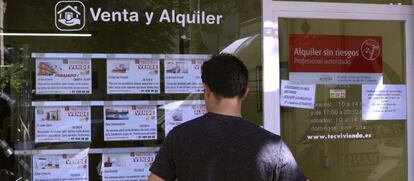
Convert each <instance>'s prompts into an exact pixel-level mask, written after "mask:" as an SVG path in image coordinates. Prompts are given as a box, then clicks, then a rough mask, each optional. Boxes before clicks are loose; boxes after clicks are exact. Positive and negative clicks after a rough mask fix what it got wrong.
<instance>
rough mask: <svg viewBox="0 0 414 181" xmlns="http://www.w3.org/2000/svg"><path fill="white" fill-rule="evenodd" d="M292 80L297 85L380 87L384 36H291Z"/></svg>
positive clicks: (290, 60)
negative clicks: (369, 85) (361, 85)
mask: <svg viewBox="0 0 414 181" xmlns="http://www.w3.org/2000/svg"><path fill="white" fill-rule="evenodd" d="M288 69H289V80H290V81H291V82H293V83H297V84H377V83H380V82H381V81H382V37H380V36H345V35H298V34H291V35H289V67H288Z"/></svg>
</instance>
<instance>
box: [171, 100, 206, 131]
mask: <svg viewBox="0 0 414 181" xmlns="http://www.w3.org/2000/svg"><path fill="white" fill-rule="evenodd" d="M205 113H207V109H206V106H205V105H202V104H200V105H181V106H180V107H178V108H175V109H166V110H165V135H167V134H168V133H169V132H170V131H171V130H172V129H173V128H174V127H176V126H178V125H180V124H182V123H184V122H187V121H190V120H192V119H194V118H197V117H200V116H202V115H204V114H205Z"/></svg>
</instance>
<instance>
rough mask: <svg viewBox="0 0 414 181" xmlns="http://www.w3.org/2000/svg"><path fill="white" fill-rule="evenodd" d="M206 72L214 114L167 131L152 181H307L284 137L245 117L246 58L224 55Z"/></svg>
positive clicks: (213, 60)
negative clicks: (243, 103) (244, 59)
mask: <svg viewBox="0 0 414 181" xmlns="http://www.w3.org/2000/svg"><path fill="white" fill-rule="evenodd" d="M201 72H202V73H201V75H202V76H201V78H202V81H203V85H204V99H205V102H206V107H207V111H208V113H206V114H205V115H203V116H201V117H199V118H196V119H193V120H191V121H188V122H186V123H183V124H181V125H179V126H177V127H175V128H174V129H173V130H172V131H171V132H170V133H169V134H168V135H167V138H166V139H165V140H164V142H163V144H162V146H161V148H160V151H159V153H158V155H157V157H156V159H155V161H154V163H153V164H152V166H151V168H150V171H151V172H152V173H151V175H150V177H149V181H164V180H165V181H174V180H178V181H305V180H306V178H305V177H304V176H303V174H302V172H301V171H300V169H299V167H298V166H297V164H296V161H295V159H294V157H293V155H292V153H291V152H290V150H289V148H288V147H287V146H286V144H285V143H284V142H283V141H282V139H281V138H280V136H278V135H275V134H273V133H271V132H268V131H266V130H264V129H262V128H260V127H259V126H257V125H255V124H253V123H251V122H249V121H247V120H245V119H243V118H242V116H241V106H242V102H243V100H244V99H245V97H246V96H247V94H248V92H249V89H248V85H247V84H248V80H249V78H248V70H247V68H246V66H245V65H244V64H243V62H242V61H240V60H239V59H238V58H237V57H235V56H233V55H230V54H219V55H215V56H212V58H211V59H210V60H208V61H206V62H204V64H203V66H202V70H201Z"/></svg>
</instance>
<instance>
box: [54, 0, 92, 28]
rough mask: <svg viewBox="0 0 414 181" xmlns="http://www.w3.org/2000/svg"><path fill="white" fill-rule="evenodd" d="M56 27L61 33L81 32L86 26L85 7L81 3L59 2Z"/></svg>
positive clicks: (56, 9)
mask: <svg viewBox="0 0 414 181" xmlns="http://www.w3.org/2000/svg"><path fill="white" fill-rule="evenodd" d="M55 26H56V28H57V29H59V30H60V31H80V30H82V29H83V27H84V26H85V5H84V4H83V3H82V2H80V1H59V2H58V3H57V4H56V6H55Z"/></svg>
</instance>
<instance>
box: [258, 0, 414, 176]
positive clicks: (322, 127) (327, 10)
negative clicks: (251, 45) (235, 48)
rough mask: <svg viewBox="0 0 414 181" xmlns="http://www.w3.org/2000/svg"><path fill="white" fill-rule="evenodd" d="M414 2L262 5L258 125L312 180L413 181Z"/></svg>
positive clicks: (268, 3) (270, 2)
mask: <svg viewBox="0 0 414 181" xmlns="http://www.w3.org/2000/svg"><path fill="white" fill-rule="evenodd" d="M411 11H412V10H411V6H392V5H367V4H351V3H310V2H309V3H304V2H302V3H296V2H275V1H269V2H266V3H264V16H263V17H264V19H263V20H264V28H263V34H264V40H263V41H264V42H263V43H264V46H263V47H264V66H263V67H264V70H263V72H264V111H265V114H264V117H265V121H264V123H265V124H264V125H265V128H266V129H268V130H270V131H272V132H275V133H277V134H281V135H282V137H283V139H284V141H285V142H286V143H287V144H288V145H289V147H290V149H291V150H292V152H293V154H294V156H295V158H296V160H297V162H298V163H299V166H300V167H301V169H302V171H303V172H304V173H305V175H306V176H307V177H308V178H309V179H310V180H318V181H329V180H338V181H342V180H343V181H345V180H355V181H359V180H361V181H363V180H364V181H365V180H410V181H411V180H413V179H414V177H413V175H411V173H410V170H412V169H413V167H412V164H413V159H412V158H413V156H412V155H413V149H412V142H413V140H412V139H413V136H412V135H413V133H412V130H414V129H413V123H412V121H413V119H412V118H413V117H412V116H413V113H411V112H410V111H409V110H412V109H410V108H411V107H412V106H413V104H412V103H411V101H409V100H412V99H410V98H412V83H413V79H412V77H413V76H412V72H411V71H412V67H413V66H412V52H411V51H412V42H413V41H412V16H411V15H410V14H411Z"/></svg>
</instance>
